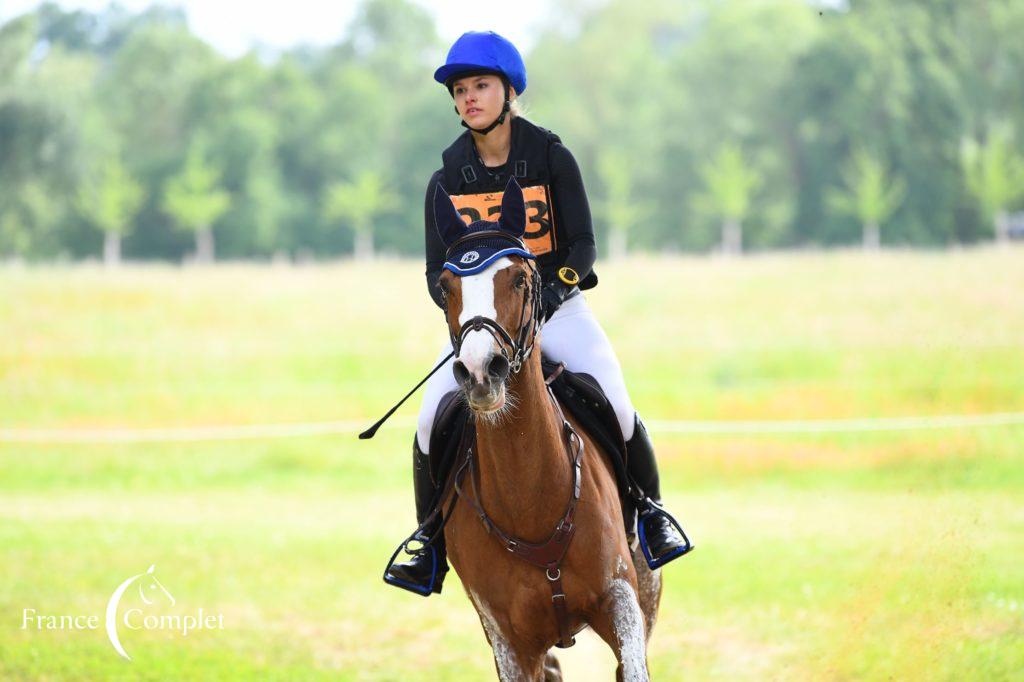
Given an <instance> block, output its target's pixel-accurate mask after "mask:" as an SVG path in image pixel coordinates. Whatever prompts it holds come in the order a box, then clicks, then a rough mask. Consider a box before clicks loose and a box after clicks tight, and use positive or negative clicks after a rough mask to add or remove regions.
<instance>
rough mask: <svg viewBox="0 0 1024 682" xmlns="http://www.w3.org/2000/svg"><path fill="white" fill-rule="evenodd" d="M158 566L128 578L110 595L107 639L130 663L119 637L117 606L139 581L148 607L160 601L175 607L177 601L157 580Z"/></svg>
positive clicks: (141, 592) (142, 596) (139, 586)
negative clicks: (129, 589) (133, 584)
mask: <svg viewBox="0 0 1024 682" xmlns="http://www.w3.org/2000/svg"><path fill="white" fill-rule="evenodd" d="M155 570H156V564H153V565H152V566H150V567H149V569H148V570H147V571H146V572H145V573H139V574H138V575H133V576H132V577H131V578H128V579H127V580H125V581H124V582H123V583H121V584H120V585H118V586H117V589H116V590H114V593H113V594H112V595H110V600H109V601H108V602H107V637H109V638H110V643H111V644H112V645H114V649H115V650H116V651H117V653H119V654H121V655H122V656H124V657H125V658H126V659H128V660H129V661H130V660H132V658H131V656H129V655H128V653H127V652H126V651H125V650H124V647H123V646H121V640H120V638H119V637H118V635H117V605H118V604H119V603H120V602H121V597H122V596H124V593H125V592H126V591H127V590H128V588H129V587H131V586H132V583H135V582H136V581H138V590H139V598H140V599H141V600H142V602H143V603H144V604H146V605H147V606H152V605H153V604H155V603H157V602H158V601H161V600H163V601H166V602H167V603H168V604H169V605H170V606H174V604H175V600H174V597H173V596H172V595H171V593H170V592H168V591H167V588H165V587H164V586H163V584H162V583H161V582H160V581H159V580H157V578H156V574H155V573H154V571H155Z"/></svg>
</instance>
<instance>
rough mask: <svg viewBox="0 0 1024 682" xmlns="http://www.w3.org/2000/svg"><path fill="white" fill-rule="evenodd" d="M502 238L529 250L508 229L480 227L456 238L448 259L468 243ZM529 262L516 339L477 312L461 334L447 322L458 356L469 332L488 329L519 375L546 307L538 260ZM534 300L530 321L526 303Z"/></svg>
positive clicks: (513, 370)
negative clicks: (527, 316)
mask: <svg viewBox="0 0 1024 682" xmlns="http://www.w3.org/2000/svg"><path fill="white" fill-rule="evenodd" d="M496 238H497V239H503V240H506V241H508V242H510V243H513V244H514V245H515V246H517V247H519V248H521V249H523V250H526V245H525V244H523V242H522V240H520V239H517V238H515V237H513V236H512V235H510V234H508V233H507V232H502V231H501V230H481V231H478V232H471V233H469V234H467V235H464V236H462V237H460V238H459V239H457V240H455V242H453V243H452V245H451V246H450V247H448V252H447V254H446V255H445V260H448V259H449V258H450V257H451V255H452V254H453V253H456V252H457V250H458V249H459V248H461V247H463V246H465V244H466V243H467V242H472V241H476V240H478V239H496ZM526 260H527V261H528V262H529V267H530V280H529V283H528V284H527V286H526V290H525V291H524V292H523V303H522V306H521V307H520V308H519V325H518V326H519V333H518V335H517V336H516V338H514V339H513V338H512V335H511V334H509V333H508V331H506V329H505V328H504V327H502V326H501V323H500V322H498V321H497V320H495V319H492V318H490V317H485V316H483V315H477V316H475V317H473V318H471V319H469V320H467V321H466V323H465V324H463V325H462V328H461V329H460V330H459V333H458V334H455V332H454V331H452V327H451V323H450V322H449V324H448V337H449V338H450V339H451V342H452V349H453V350H454V351H455V357H458V356H459V354H460V352H461V349H462V343H463V342H464V341H465V340H466V335H467V334H469V333H470V332H475V331H481V330H483V331H486V332H487V333H488V334H490V335H491V337H492V338H493V339H494V341H495V342H496V343H497V344H498V349H499V350H500V351H501V355H502V357H504V358H505V361H506V362H508V366H509V370H510V371H511V372H512V373H513V374H517V373H518V372H519V370H520V369H522V366H523V363H524V362H526V360H527V358H529V357H530V354H531V353H532V352H533V346H534V344H535V343H536V341H537V332H538V331H539V330H540V327H541V324H542V319H543V314H544V312H543V309H542V306H541V296H540V284H541V282H540V270H539V269H538V268H537V265H536V263H534V262H533V260H532V259H526ZM530 302H532V303H533V307H532V309H531V315H530V319H529V321H527V320H526V306H527V303H530ZM447 308H448V306H447V299H446V300H445V313H447V312H448V310H447Z"/></svg>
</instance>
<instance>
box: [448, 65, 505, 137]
mask: <svg viewBox="0 0 1024 682" xmlns="http://www.w3.org/2000/svg"><path fill="white" fill-rule="evenodd" d="M510 94H511V93H510ZM452 95H453V96H454V97H455V108H456V109H457V110H458V112H459V116H461V117H462V120H463V121H465V122H466V125H468V126H470V127H471V128H482V127H484V126H486V125H489V124H490V123H491V121H493V120H494V119H496V118H498V115H499V114H501V107H502V106H503V105H504V104H505V88H504V87H502V82H501V78H499V77H498V76H492V75H487V76H469V77H467V78H460V79H459V80H457V81H455V83H454V84H453V85H452Z"/></svg>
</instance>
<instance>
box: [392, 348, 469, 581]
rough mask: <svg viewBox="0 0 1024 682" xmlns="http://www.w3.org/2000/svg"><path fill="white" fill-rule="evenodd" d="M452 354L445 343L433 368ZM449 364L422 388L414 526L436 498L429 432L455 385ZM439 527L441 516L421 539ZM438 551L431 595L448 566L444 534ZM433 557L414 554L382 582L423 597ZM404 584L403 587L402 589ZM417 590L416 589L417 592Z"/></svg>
mask: <svg viewBox="0 0 1024 682" xmlns="http://www.w3.org/2000/svg"><path fill="white" fill-rule="evenodd" d="M450 352H451V344H450V343H446V344H445V347H444V348H443V349H442V350H441V354H440V355H439V356H438V358H437V360H436V362H435V364H436V363H437V362H440V361H441V359H442V358H443V357H444V356H446V355H448V353H450ZM452 362H453V361H452V360H449V361H448V362H447V363H446V364H445V365H444V366H443V367H441V368H440V369H439V370H437V372H436V373H435V374H434V376H432V377H430V379H429V380H428V381H427V384H426V386H425V388H424V393H423V403H422V405H421V406H420V415H419V420H418V423H417V428H416V436H415V438H413V444H412V451H413V454H412V462H413V467H412V468H413V489H414V491H415V494H416V523H417V524H421V523H423V520H424V519H425V518H426V517H427V514H429V513H430V503H431V502H432V501H433V499H434V497H435V496H436V494H437V490H438V486H435V485H434V481H433V479H432V478H431V477H430V460H429V457H428V455H427V453H428V452H429V450H428V448H429V447H430V432H431V430H432V429H433V426H434V415H435V413H436V412H437V405H438V403H439V402H440V401H441V398H442V397H444V395H445V394H446V393H448V392H449V391H453V390H455V389H456V388H457V387H458V385H457V384H456V382H455V376H454V375H453V374H452ZM440 523H441V518H440V516H439V517H438V518H437V519H436V520H435V521H434V522H432V523H431V525H430V526H429V527H427V528H424V532H423V536H422V538H421V539H426V538H427V537H429V536H430V535H431V534H433V533H434V532H435V531H436V530H437V528H438V526H439V525H440ZM433 546H434V547H435V548H436V550H437V556H436V559H437V569H436V570H437V576H436V578H435V579H434V587H433V591H434V592H440V591H441V583H442V582H443V580H444V575H445V573H446V572H447V571H448V562H447V559H446V554H445V545H444V534H443V533H442V534H441V536H440V537H439V538H438V539H437V540H436V541H435V542H434V544H433ZM434 559H435V557H434V555H433V554H432V553H431V552H429V551H428V552H424V553H422V554H414V555H412V556H411V557H410V559H409V561H406V562H402V563H395V564H392V565H391V566H390V568H388V571H387V574H386V577H385V580H387V581H389V582H391V583H392V584H397V585H398V586H400V587H401V586H407V585H412V586H414V587H413V591H418V592H419V593H420V594H423V593H424V591H425V590H426V589H427V588H428V586H429V585H430V580H431V576H432V575H433V574H434V570H435V567H434ZM403 584H404V585H403ZM416 588H419V589H418V590H417V589H416Z"/></svg>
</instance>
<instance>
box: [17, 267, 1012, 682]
mask: <svg viewBox="0 0 1024 682" xmlns="http://www.w3.org/2000/svg"><path fill="white" fill-rule="evenodd" d="M1022 262H1024V253H1022V252H1020V251H1019V250H1010V251H1006V252H995V251H977V252H961V253H943V254H939V253H935V254H882V255H880V256H878V257H877V258H874V257H873V258H865V257H862V256H861V255H860V254H853V253H846V254H844V253H838V254H801V255H774V256H763V257H755V258H750V259H743V260H740V261H734V262H731V261H715V260H705V259H691V258H673V259H642V260H641V259H637V260H632V261H628V262H625V263H621V264H614V265H607V264H601V265H600V267H599V268H598V272H599V275H600V276H601V279H602V285H601V286H600V287H599V288H598V289H596V290H595V291H593V292H591V293H589V294H588V300H589V301H590V303H591V306H592V307H593V308H594V309H595V311H596V312H597V315H598V317H599V319H600V320H601V321H602V323H603V324H604V326H605V329H606V331H607V332H608V334H609V336H610V337H611V339H612V341H613V343H614V345H615V347H616V349H617V351H618V354H619V356H620V360H621V361H622V364H623V367H624V371H625V373H626V376H627V382H628V385H629V387H630V390H631V392H632V397H633V400H634V403H635V404H636V405H637V407H638V409H639V410H640V412H641V414H643V415H644V417H645V418H646V419H647V420H649V421H652V420H673V419H683V420H704V419H715V420H718V419H722V420H726V419H825V418H851V417H871V416H878V417H896V416H909V415H928V414H960V413H989V412H1013V411H1024V352H1022V350H1024V267H1021V263H1022ZM421 272H422V269H421V266H420V264H419V263H412V262H384V263H380V264H377V265H375V266H374V267H373V268H369V267H366V266H360V265H352V264H349V265H336V266H325V267H311V268H302V269H289V268H273V267H254V266H227V267H220V268H216V269H211V270H203V269H187V268H186V269H177V268H127V269H124V270H122V271H119V272H115V273H108V272H103V271H101V270H98V269H93V268H84V267H83V268H70V269H68V268H28V269H15V268H7V269H0V431H2V430H3V429H25V428H37V429H91V428H110V427H128V428H154V427H188V426H206V425H222V424H263V423H280V422H299V421H301V422H306V421H321V420H322V421H328V420H331V421H333V420H347V419H357V420H364V421H365V422H366V423H367V424H368V423H370V422H372V421H373V420H374V419H376V418H377V417H378V416H379V414H380V413H382V412H383V411H384V410H385V409H387V408H388V407H390V405H391V404H393V402H394V401H395V400H397V399H398V398H399V397H400V396H401V395H402V394H403V393H404V392H405V390H407V389H408V388H409V387H410V386H411V385H412V383H413V382H415V381H416V380H418V379H419V378H420V377H421V376H422V375H423V373H425V372H426V370H427V369H429V367H430V366H432V365H431V363H432V362H433V360H434V358H435V356H436V354H437V351H438V349H439V347H440V345H441V343H442V342H443V340H444V339H445V335H446V332H445V330H444V327H443V326H442V325H443V323H442V321H441V317H440V313H439V312H438V311H437V310H436V309H435V308H434V307H433V306H432V304H430V303H429V301H428V300H427V298H426V295H425V291H424V286H423V281H422V274H421ZM417 407H418V401H417V400H416V399H413V400H411V401H410V404H408V405H407V406H406V407H404V408H403V409H402V410H401V411H400V413H399V415H398V418H399V419H404V420H405V422H406V424H408V421H409V419H410V417H411V416H412V415H414V414H415V412H416V409H417ZM653 436H654V439H655V443H656V445H657V447H658V451H659V460H660V462H661V467H662V475H663V480H664V486H663V487H664V488H665V490H666V497H667V498H668V502H669V504H670V507H671V508H672V509H673V510H675V511H677V512H678V513H679V514H680V516H681V517H682V518H683V519H684V520H685V522H686V525H687V529H688V530H689V531H690V532H691V534H692V536H693V537H694V539H695V541H696V543H697V545H698V549H697V550H696V551H695V552H694V553H693V555H691V556H690V557H688V558H686V559H684V560H682V561H680V562H677V563H675V564H672V565H671V566H670V567H668V568H666V570H665V572H664V575H665V594H664V598H663V601H662V610H661V617H660V620H659V624H658V627H657V628H656V630H655V634H654V637H653V640H652V642H651V646H650V652H649V653H650V665H651V670H652V673H653V675H654V676H655V678H656V679H681V678H683V677H686V678H687V679H726V680H763V679H791V680H820V679H830V680H848V679H866V680H888V679H929V680H931V679H940V680H962V679H979V680H1002V679H1006V680H1009V679H1014V678H1016V677H1018V676H1019V674H1020V671H1021V670H1024V622H1022V614H1024V569H1022V568H1021V560H1020V557H1021V548H1022V547H1024V454H1022V447H1024V426H1001V427H983V428H972V429H942V430H932V431H901V432H878V433H833V434H817V435H800V434H788V435H786V434H775V435H701V436H696V435H689V436H687V435H670V434H664V433H658V432H654V433H653ZM410 438H411V429H410V428H408V427H406V428H393V429H386V430H384V431H382V432H381V433H380V434H379V435H378V437H377V438H376V439H374V440H373V441H369V442H361V441H357V440H356V439H355V437H354V434H352V435H351V436H331V437H326V436H320V437H310V438H295V439H262V440H246V441H235V442H198V443H135V444H131V443H128V444H125V443H121V444H105V445H99V444H92V445H67V444H49V445H47V444H14V443H6V444H4V443H0V559H2V561H3V564H2V565H3V573H2V575H3V580H0V678H2V679H43V680H80V679H132V680H134V679H143V680H148V679H153V680H157V679H160V680H163V679H260V680H265V679H270V680H278V679H279V680H297V679H314V680H315V679H332V680H333V679H346V680H405V679H431V680H434V679H451V680H464V679H465V680H476V679H489V678H493V665H492V663H491V660H490V655H489V649H488V647H487V645H486V642H485V640H484V637H483V634H482V632H481V630H480V626H479V623H478V621H477V619H476V616H475V614H474V612H473V610H472V608H471V607H470V605H469V603H468V600H467V599H466V598H465V596H464V595H463V594H462V592H461V590H460V589H458V583H457V581H456V580H451V582H450V583H449V586H448V589H446V590H445V594H444V595H441V596H440V597H434V598H431V599H427V600H425V599H420V598H417V597H415V596H412V595H409V594H407V593H404V592H400V591H398V590H395V589H392V588H388V587H386V586H384V584H383V583H382V582H381V581H380V572H381V570H382V568H383V565H384V563H385V561H386V559H387V557H388V556H389V555H390V552H391V551H392V550H393V548H394V546H395V545H396V544H397V542H398V541H399V540H400V539H401V538H402V537H403V536H404V535H405V534H406V533H408V532H409V530H411V522H412V495H411V489H410V488H411V485H410V472H409V459H410V457H409V441H410ZM154 563H155V564H156V566H157V575H158V576H159V578H160V580H161V581H162V582H163V583H164V584H165V585H166V586H167V588H168V589H169V590H170V591H171V593H172V594H174V596H175V598H176V599H177V600H178V604H177V607H176V609H178V610H183V611H190V612H192V611H194V610H195V609H196V608H198V607H203V608H204V610H205V611H207V612H209V611H215V612H219V613H223V614H224V625H225V628H224V629H223V630H213V631H199V632H194V633H191V634H189V635H188V636H187V637H182V636H180V635H174V634H172V633H168V632H157V631H148V632H147V631H138V632H130V633H127V634H124V633H123V634H122V638H123V641H125V644H126V647H127V648H128V650H129V652H130V653H131V654H132V656H133V658H134V661H133V662H131V663H128V662H126V661H124V660H122V659H121V658H120V657H118V656H117V655H116V653H115V652H114V650H113V649H112V648H111V646H110V644H109V642H108V641H107V639H106V637H105V634H104V633H103V631H102V630H81V631H46V630H43V631H37V630H31V629H29V630H23V629H21V628H20V625H21V616H22V609H24V608H34V609H36V610H37V611H38V612H39V613H50V614H86V615H89V614H97V615H102V613H103V611H104V608H105V605H106V601H107V599H108V598H109V596H110V594H111V592H112V591H113V590H114V588H115V587H116V586H117V585H118V584H119V583H120V582H121V581H122V580H124V579H125V578H127V577H129V576H131V575H134V574H136V573H140V572H142V571H144V570H145V569H146V568H147V567H148V566H149V565H150V564H154ZM126 598H127V597H126ZM585 646H587V645H586V644H585V643H584V642H581V647H585ZM579 648H580V647H578V648H577V649H579ZM584 652H586V650H585V649H584ZM573 655H574V651H573V650H570V651H569V652H566V654H565V656H566V658H568V659H569V661H570V662H572V656H573ZM603 655H605V656H607V654H603ZM588 656H589V654H588ZM594 658H596V656H595V657H594ZM595 665H597V664H595ZM567 667H568V666H567ZM598 667H599V666H598ZM573 670H577V671H578V670H590V671H591V672H588V673H587V674H586V675H584V674H581V673H577V676H576V677H574V678H573V677H570V679H589V675H591V674H592V669H591V668H587V667H586V666H583V667H580V666H578V665H577V666H576V667H575V668H573ZM602 674H604V673H602ZM607 679H611V676H610V675H608V676H607Z"/></svg>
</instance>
